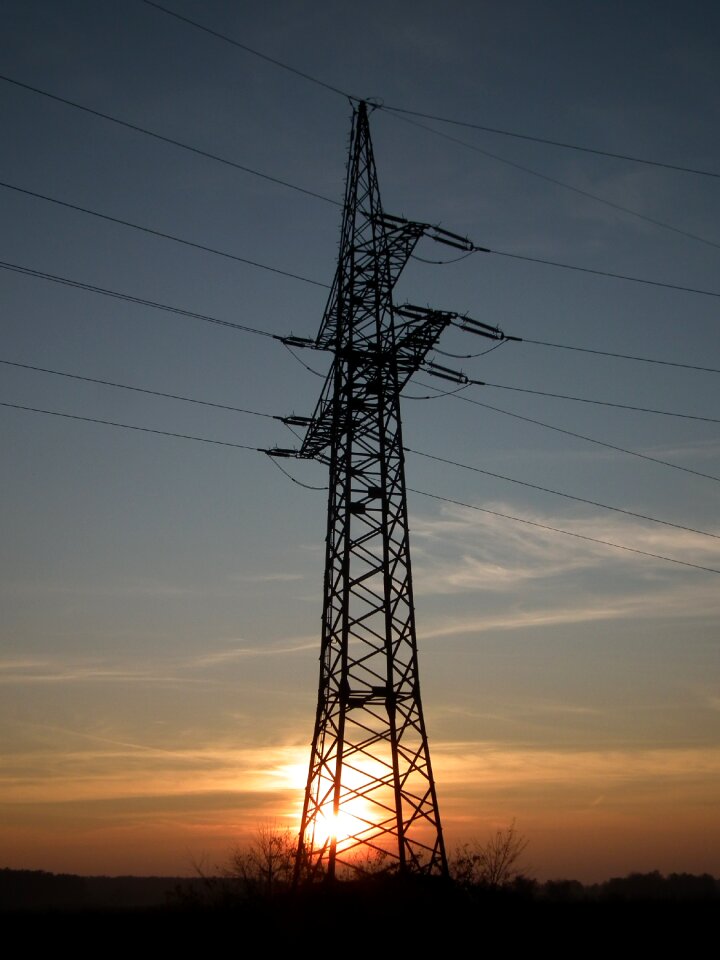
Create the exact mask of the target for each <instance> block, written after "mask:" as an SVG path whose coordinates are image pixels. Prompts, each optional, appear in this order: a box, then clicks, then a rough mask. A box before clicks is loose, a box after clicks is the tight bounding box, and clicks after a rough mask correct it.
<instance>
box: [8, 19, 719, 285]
mask: <svg viewBox="0 0 720 960" xmlns="http://www.w3.org/2000/svg"><path fill="white" fill-rule="evenodd" d="M143 2H145V0H143ZM0 187H4V188H5V189H7V190H13V191H15V192H16V193H22V194H25V195H27V196H30V197H34V198H35V199H38V200H45V201H46V202H48V203H54V204H57V205H58V206H61V207H67V208H68V209H70V210H76V211H78V212H80V213H84V214H87V215H88V216H91V217H97V218H98V219H100V220H106V221H108V222H110V223H117V224H120V225H121V226H124V227H130V228H132V229H133V230H139V231H141V232H142V233H147V234H150V235H151V236H155V237H160V238H161V239H163V240H172V241H174V242H175V243H180V244H182V245H183V246H187V247H193V248H195V249H197V250H202V251H203V252H205V253H211V254H213V255H214V256H219V257H225V258H227V259H230V260H235V261H238V262H239V263H244V264H246V265H248V266H252V267H257V268H258V269H260V270H268V271H270V272H271V273H277V274H280V275H281V276H284V277H290V278H291V279H293V280H302V281H303V283H310V284H312V285H313V286H316V287H322V288H323V289H325V290H329V289H330V284H327V283H323V282H322V281H320V280H312V279H311V278H310V277H305V276H303V275H302V274H298V273H292V272H290V271H288V270H282V269H280V268H279V267H273V266H270V265H269V264H266V263H259V262H258V261H257V260H250V259H248V258H247V257H240V256H238V255H237V254H234V253H229V252H227V251H225V250H218V249H217V248H215V247H209V246H206V245H205V244H202V243H196V242H195V241H193V240H186V239H184V238H183V237H177V236H175V235H174V234H170V233H164V232H163V231H161V230H155V229H153V228H152V227H146V226H143V225H141V224H137V223H132V222H131V221H129V220H123V219H121V218H120V217H113V216H110V215H109V214H106V213H100V212H99V211H97V210H91V209H90V208H89V207H81V206H79V205H78V204H74V203H69V202H68V201H65V200H59V199H57V198H56V197H50V196H48V195H47V194H43V193H37V192H36V191H34V190H27V189H25V188H24V187H18V186H16V185H14V184H11V183H7V182H5V181H0ZM473 251H474V252H476V253H492V254H495V255H496V256H499V257H510V258H512V259H514V260H526V261H528V262H530V263H541V264H544V265H546V266H552V267H563V268H564V269H566V270H576V271H579V272H581V273H591V274H594V275H595V276H601V277H611V278H614V279H617V280H628V281H631V282H633V283H641V284H646V285H650V286H653V287H665V288H667V289H670V290H680V291H683V292H685V293H696V294H702V295H703V296H707V297H720V292H716V291H712V290H701V289H698V288H697V287H686V286H681V285H680V284H675V283H665V282H663V281H660V280H647V279H644V278H642V277H633V276H629V275H627V274H621V273H613V272H611V271H608V270H595V269H592V268H591V267H580V266H577V265H575V264H570V263H560V262H558V261H555V260H543V259H540V258H538V257H529V256H524V255H522V254H519V253H508V252H505V251H502V250H493V249H491V248H489V247H480V246H474V248H473Z"/></svg>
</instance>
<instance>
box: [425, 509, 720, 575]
mask: <svg viewBox="0 0 720 960" xmlns="http://www.w3.org/2000/svg"><path fill="white" fill-rule="evenodd" d="M487 508H488V509H489V510H492V511H497V512H498V513H501V514H507V515H510V516H514V515H516V512H515V511H514V508H513V507H512V506H508V505H507V504H505V503H503V502H499V503H495V502H490V503H488V504H487ZM524 516H525V518H526V519H528V520H530V521H532V522H533V523H537V524H539V525H540V526H532V525H531V524H521V523H517V522H513V521H510V520H507V519H505V518H503V517H500V516H495V515H494V514H493V513H482V512H480V511H478V510H473V509H470V508H465V507H460V506H454V505H453V506H443V507H442V508H441V509H440V511H439V514H437V515H435V516H430V517H428V516H427V515H425V516H416V517H413V521H412V528H413V551H414V575H415V582H416V589H417V591H418V593H420V592H422V593H424V594H451V593H463V592H470V591H473V592H474V591H478V590H483V591H489V590H492V591H495V592H497V591H498V590H499V591H509V590H516V589H517V587H518V585H521V584H529V583H532V582H539V581H543V582H548V581H550V580H553V579H555V580H557V579H558V578H560V577H567V576H568V575H572V576H574V577H577V576H578V575H581V574H582V573H583V572H589V571H597V570H600V569H601V568H609V567H610V565H612V569H613V570H615V569H616V568H617V566H618V564H622V565H623V566H624V567H625V568H626V569H628V571H629V572H632V573H634V574H635V575H636V578H637V579H638V580H648V579H650V578H652V579H655V580H657V578H658V576H664V577H666V578H667V577H670V576H671V575H672V576H674V577H677V575H678V573H685V572H687V573H688V574H692V575H694V576H700V577H702V576H705V577H707V576H708V574H707V573H705V572H703V571H697V572H694V571H691V570H690V569H689V568H688V570H687V571H683V570H682V567H681V565H676V564H670V563H668V562H667V561H665V560H662V559H656V558H653V557H647V556H642V555H639V554H636V553H634V552H632V550H620V549H615V548H613V547H609V546H607V545H605V544H603V543H596V542H594V541H595V540H602V541H606V542H609V543H614V544H618V545H620V546H627V547H630V548H634V549H636V550H640V551H644V552H646V553H649V554H655V555H657V556H658V557H670V558H674V559H676V560H680V561H687V562H689V563H695V564H699V565H701V566H708V567H714V568H717V569H720V539H715V538H713V537H705V536H701V535H698V534H695V533H691V532H689V531H685V530H676V529H673V528H670V527H659V526H651V525H650V524H647V523H642V522H640V521H633V520H632V519H627V520H622V521H619V520H615V519H608V518H606V517H600V516H586V517H579V518H578V517H572V516H570V517H568V516H558V515H556V514H549V513H541V512H539V511H527V510H526V511H524ZM545 527H554V528H556V529H555V530H549V529H544V528H545ZM557 530H567V531H568V532H569V533H570V534H574V536H566V535H563V534H561V533H557V532H556V531H557ZM710 532H711V533H715V534H717V533H718V531H717V530H710ZM583 538H591V539H583ZM706 582H707V581H706Z"/></svg>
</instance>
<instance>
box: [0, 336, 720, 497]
mask: <svg viewBox="0 0 720 960" xmlns="http://www.w3.org/2000/svg"><path fill="white" fill-rule="evenodd" d="M291 352H292V351H291ZM293 356H295V354H293ZM295 358H296V359H297V360H298V361H300V358H299V357H297V356H296V357H295ZM300 362H302V361H300ZM0 364H3V365H5V366H9V367H18V368H20V369H22V370H32V371H34V372H36V373H48V374H52V375H53V376H58V377H65V378H67V379H70V380H80V381H83V382H85V383H97V384H100V385H102V386H105V387H116V388H118V389H120V390H131V391H133V392H135V393H144V394H148V395H149V396H153V397H163V398H165V399H168V400H181V401H183V402H185V403H196V404H199V405H201V406H205V407H214V408H216V409H218V410H229V411H231V412H233V413H243V414H248V415H249V416H254V417H266V418H267V419H269V420H282V419H283V418H282V417H281V416H279V415H278V414H273V413H263V412H261V411H258V410H249V409H247V408H245V407H234V406H230V405H228V404H225V403H214V402H212V401H209V400H199V399H197V398H194V397H185V396H182V395H179V394H175V393H163V392H161V391H158V390H150V389H148V388H145V387H135V386H130V385H128V384H126V383H117V382H114V381H111V380H102V379H100V378H98V377H87V376H82V375H80V374H76V373H68V372H66V371H63V370H53V369H51V368H48V367H40V366H36V365H33V364H29V363H20V362H18V361H15V360H4V359H0ZM303 365H304V364H303ZM308 369H309V368H308ZM311 372H312V373H316V372H317V371H314V370H312V371H311ZM318 376H320V374H318ZM466 387H467V385H463V386H462V387H460V390H465V389H466ZM432 389H435V388H434V387H433V388H432ZM458 392H459V390H447V391H437V392H436V393H435V394H434V395H433V396H432V397H406V399H411V400H426V399H439V398H441V397H447V396H454V395H456V394H457V393H458ZM471 402H472V403H475V404H476V405H477V406H481V407H484V408H486V409H488V410H494V411H495V412H496V413H502V414H505V415H506V416H509V417H514V418H515V419H517V420H524V421H526V422H528V423H534V424H536V425H537V426H540V427H545V428H546V429H548V430H555V431H556V432H557V433H564V434H567V435H568V436H571V437H576V438H578V439H580V440H586V441H588V442H589V443H595V444H598V445H599V446H602V447H608V448H609V449H610V450H617V451H619V452H620V453H625V454H628V455H630V456H632V457H639V458H641V459H643V460H649V461H650V462H651V463H657V464H660V465H662V466H665V467H672V468H673V469H675V470H682V471H683V472H685V473H691V474H694V475H695V476H698V477H704V478H705V479H707V480H715V481H716V482H720V477H714V476H712V475H711V474H708V473H701V472H700V471H698V470H692V469H690V468H689V467H683V466H680V465H679V464H677V463H670V462H668V461H667V460H660V459H658V458H657V457H651V456H648V455H647V454H644V453H637V452H636V451H634V450H627V449H625V448H624V447H618V446H616V445H614V444H612V443H605V442H604V441H602V440H595V439H593V438H592V437H587V436H584V435H583V434H580V433H574V432H573V431H572V430H565V429H563V428H562V427H555V426H552V425H551V424H549V423H543V422H542V421H541V420H534V419H533V418H532V417H524V416H522V415H520V414H517V413H511V412H510V411H509V410H503V409H501V408H500V407H495V406H492V405H491V404H489V403H481V402H480V401H479V400H473V401H471ZM291 432H292V433H293V434H295V431H292V430H291ZM295 436H296V437H297V434H295ZM298 439H299V438H298ZM297 482H298V483H299V482H300V481H297ZM317 489H319V488H317ZM322 489H326V488H322Z"/></svg>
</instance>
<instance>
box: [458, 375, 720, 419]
mask: <svg viewBox="0 0 720 960" xmlns="http://www.w3.org/2000/svg"><path fill="white" fill-rule="evenodd" d="M469 382H470V383H472V384H474V385H475V386H478V387H495V388H496V389H498V390H512V391H514V392H517V393H532V394H534V395H535V396H538V397H553V398H554V399H556V400H574V401H575V402H576V403H592V404H596V405H598V406H601V407H616V408H618V409H619V410H636V411H638V412H639V413H655V414H657V415H658V416H661V417H680V418H682V419H683V420H701V421H703V422H704V423H720V419H718V418H717V417H700V416H697V415H695V414H692V413H674V412H672V411H670V410H656V409H655V408H654V407H634V406H631V405H630V404H629V403H613V402H612V401H611V400H589V399H588V398H587V397H572V396H569V395H568V394H566V393H550V392H548V391H547V390H531V389H530V388H529V387H509V386H507V384H504V383H487V382H486V381H484V380H470V381H469Z"/></svg>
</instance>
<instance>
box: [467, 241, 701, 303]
mask: <svg viewBox="0 0 720 960" xmlns="http://www.w3.org/2000/svg"><path fill="white" fill-rule="evenodd" d="M476 250H477V252H478V253H494V254H496V256H498V257H511V258H512V259H513V260H526V261H527V262H528V263H542V264H544V265H545V266H547V267H562V268H563V269H564V270H577V271H578V272H580V273H592V274H594V275H595V276H596V277H612V278H613V279H615V280H629V281H630V282H631V283H643V284H646V285H648V286H651V287H664V288H665V289H666V290H681V291H682V292H684V293H699V294H701V295H702V296H704V297H720V292H718V291H716V290H702V289H699V288H698V287H685V286H683V285H682V284H679V283H664V282H663V281H661V280H646V279H645V278H643V277H632V276H629V275H628V274H625V273H613V272H612V271H610V270H594V269H592V268H591V267H579V266H577V264H574V263H560V262H559V261H557V260H544V259H542V258H541V257H528V256H524V255H523V254H520V253H507V252H506V251H503V250H489V249H488V248H487V247H477V248H476Z"/></svg>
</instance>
